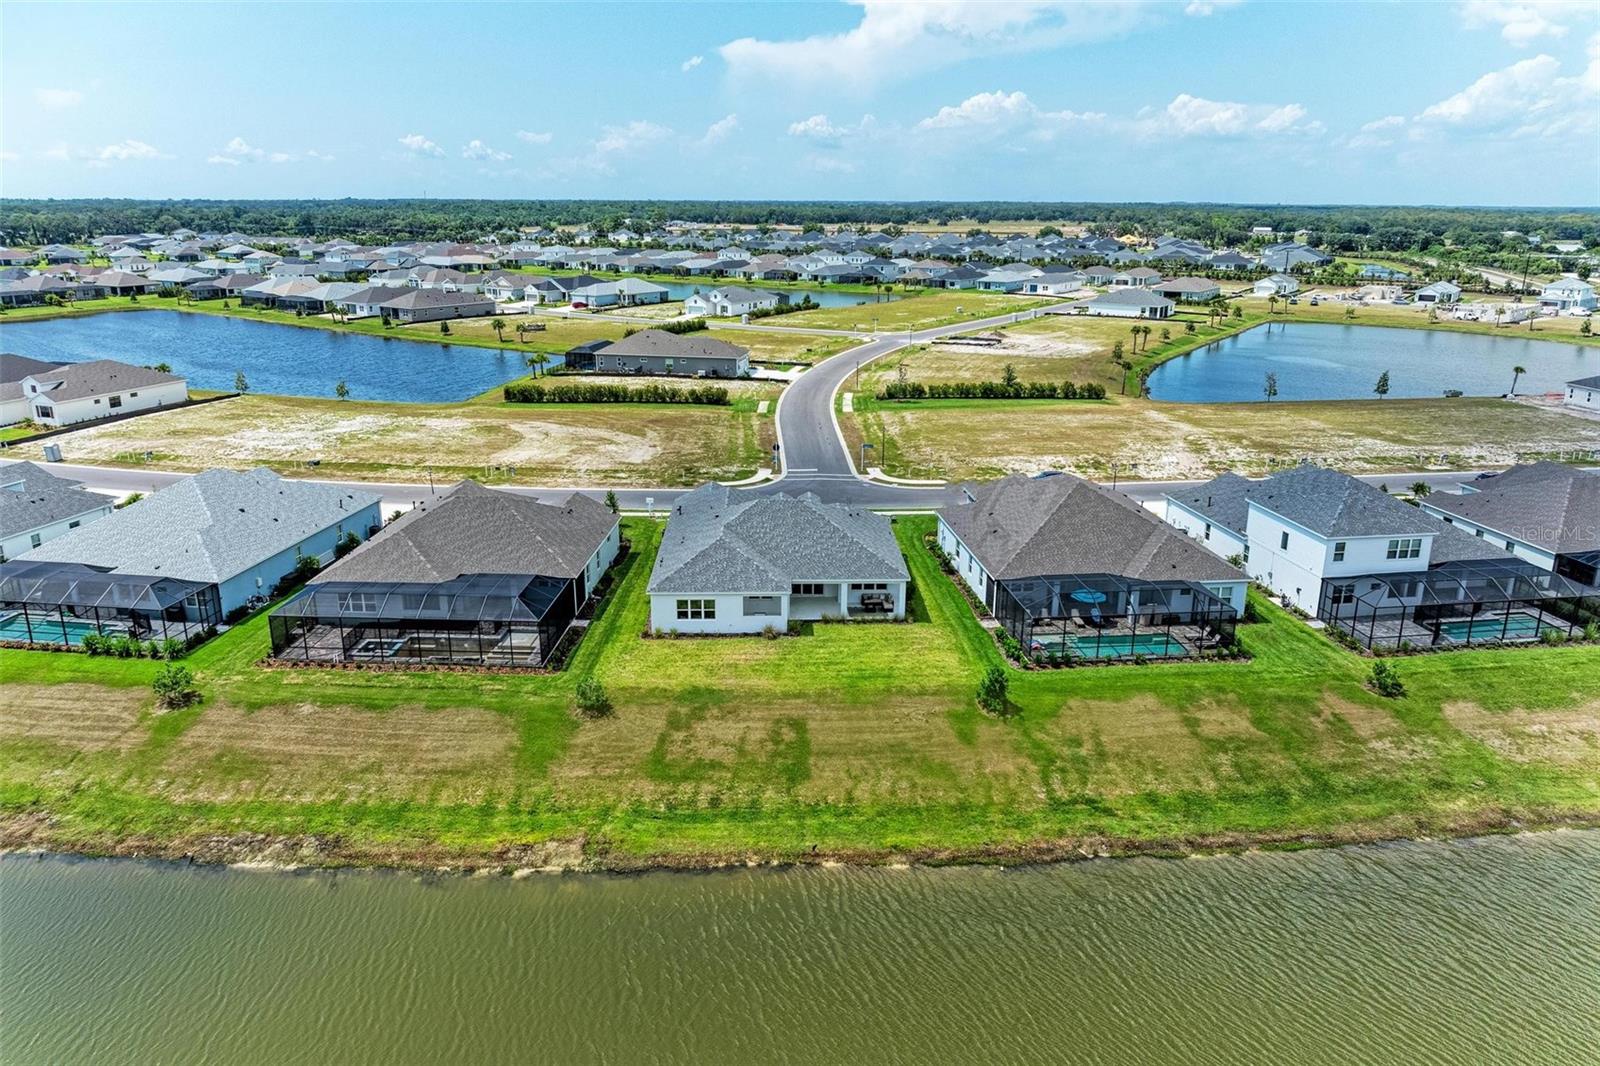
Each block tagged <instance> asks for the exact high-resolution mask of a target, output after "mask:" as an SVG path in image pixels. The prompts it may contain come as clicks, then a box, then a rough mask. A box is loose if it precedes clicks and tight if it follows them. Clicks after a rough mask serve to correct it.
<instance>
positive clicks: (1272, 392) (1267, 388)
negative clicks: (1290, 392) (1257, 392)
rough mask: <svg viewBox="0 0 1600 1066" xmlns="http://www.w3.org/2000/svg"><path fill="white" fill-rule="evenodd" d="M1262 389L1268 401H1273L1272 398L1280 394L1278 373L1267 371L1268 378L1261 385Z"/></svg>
mask: <svg viewBox="0 0 1600 1066" xmlns="http://www.w3.org/2000/svg"><path fill="white" fill-rule="evenodd" d="M1261 391H1262V392H1263V393H1264V394H1265V395H1266V397H1267V402H1268V403H1271V402H1272V398H1273V397H1274V396H1276V395H1278V375H1276V374H1274V373H1273V372H1272V371H1270V370H1269V371H1267V379H1266V382H1265V384H1263V385H1262V386H1261Z"/></svg>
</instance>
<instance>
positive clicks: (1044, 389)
mask: <svg viewBox="0 0 1600 1066" xmlns="http://www.w3.org/2000/svg"><path fill="white" fill-rule="evenodd" d="M1105 398H1106V389H1105V386H1104V385H1101V384H1099V383H1098V382H1094V381H1090V382H1086V383H1084V384H1082V385H1079V384H1075V383H1073V382H1071V381H1064V382H1062V383H1061V384H1060V385H1057V384H1056V383H1055V382H1053V381H935V382H932V383H928V382H921V381H891V382H890V383H889V384H887V385H885V386H884V388H883V391H882V392H880V393H878V399H880V400H1103V399H1105Z"/></svg>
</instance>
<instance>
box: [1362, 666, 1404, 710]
mask: <svg viewBox="0 0 1600 1066" xmlns="http://www.w3.org/2000/svg"><path fill="white" fill-rule="evenodd" d="M1367 684H1368V685H1369V686H1370V687H1371V688H1372V691H1374V692H1376V693H1377V694H1378V695H1380V696H1382V697H1384V698H1385V699H1390V700H1397V699H1399V698H1400V697H1401V696H1404V695H1405V694H1406V686H1405V682H1403V681H1401V680H1400V671H1398V670H1396V669H1395V668H1394V664H1393V663H1391V662H1389V661H1388V660H1386V659H1379V660H1378V661H1377V662H1375V663H1373V664H1372V672H1371V673H1370V674H1368V675H1367Z"/></svg>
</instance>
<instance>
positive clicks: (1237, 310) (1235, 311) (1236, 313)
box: [1228, 304, 1244, 318]
mask: <svg viewBox="0 0 1600 1066" xmlns="http://www.w3.org/2000/svg"><path fill="white" fill-rule="evenodd" d="M1228 317H1229V318H1243V317H1244V308H1242V307H1240V306H1239V305H1238V304H1233V305H1231V309H1230V311H1229V312H1228Z"/></svg>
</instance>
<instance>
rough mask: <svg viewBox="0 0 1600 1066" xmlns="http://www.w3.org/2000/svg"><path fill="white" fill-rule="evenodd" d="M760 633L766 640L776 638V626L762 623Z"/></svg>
mask: <svg viewBox="0 0 1600 1066" xmlns="http://www.w3.org/2000/svg"><path fill="white" fill-rule="evenodd" d="M761 635H762V636H763V637H766V638H767V639H768V640H777V639H778V627H777V626H775V625H770V624H769V625H764V626H762V627H761Z"/></svg>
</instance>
